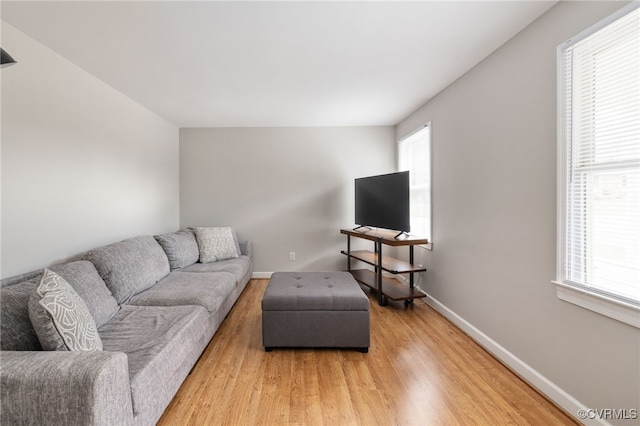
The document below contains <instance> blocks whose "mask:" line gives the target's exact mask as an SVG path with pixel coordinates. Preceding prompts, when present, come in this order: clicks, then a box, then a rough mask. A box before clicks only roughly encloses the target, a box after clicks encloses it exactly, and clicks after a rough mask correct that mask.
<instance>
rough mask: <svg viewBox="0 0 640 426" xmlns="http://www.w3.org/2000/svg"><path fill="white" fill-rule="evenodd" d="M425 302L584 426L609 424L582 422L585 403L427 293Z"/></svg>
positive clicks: (590, 421)
mask: <svg viewBox="0 0 640 426" xmlns="http://www.w3.org/2000/svg"><path fill="white" fill-rule="evenodd" d="M426 303H427V304H428V305H429V306H431V307H432V308H433V309H435V310H436V311H437V312H438V313H440V314H441V315H442V316H443V317H445V318H446V319H448V320H449V321H451V322H452V323H453V324H454V325H455V326H456V327H458V328H459V329H461V330H462V331H464V332H465V333H466V334H467V335H468V336H469V337H471V338H472V339H473V340H474V341H475V342H476V343H478V344H479V345H480V346H482V347H483V348H484V349H485V350H487V351H488V352H489V353H491V354H492V355H493V356H494V357H496V358H497V359H498V360H500V361H501V362H502V363H503V364H504V365H506V366H507V367H508V368H510V369H511V370H512V371H513V372H514V373H516V374H517V375H518V376H520V378H522V379H523V380H524V381H526V382H527V383H529V384H530V385H531V386H532V387H533V388H535V389H536V390H538V391H539V392H540V393H542V394H543V395H545V396H546V397H547V398H549V399H550V400H551V401H553V402H554V403H555V404H556V405H558V406H559V407H561V408H562V409H563V410H565V411H566V412H567V414H569V415H570V416H572V417H573V418H574V419H576V420H577V421H579V422H581V423H583V424H585V425H599V426H602V425H608V424H609V423H607V422H605V421H604V420H601V419H582V418H578V417H577V416H578V413H585V412H588V411H580V410H589V409H588V407H586V406H585V405H584V404H582V403H581V402H580V401H578V400H577V399H575V398H574V397H572V396H571V395H570V394H568V393H567V392H565V391H564V390H563V389H561V388H560V387H558V386H557V385H556V384H555V383H553V382H552V381H550V380H549V379H547V378H546V377H544V376H543V375H542V374H540V373H539V372H537V371H536V370H534V369H533V368H531V366H529V365H528V364H526V363H525V362H524V361H522V360H521V359H520V358H518V357H516V356H515V355H514V354H512V353H511V352H509V351H508V350H507V349H505V348H504V347H502V346H501V345H500V344H498V343H497V342H496V341H494V340H493V339H491V338H490V337H489V336H487V335H486V334H484V333H483V332H482V331H480V330H478V329H477V328H476V327H474V326H473V325H472V324H471V323H469V322H467V321H466V320H465V319H464V318H462V317H460V316H459V315H458V314H456V313H455V312H453V311H452V310H451V309H449V308H447V307H446V306H445V305H443V304H442V303H440V302H439V301H438V300H436V299H434V298H433V297H431V296H430V295H429V294H427V297H426Z"/></svg>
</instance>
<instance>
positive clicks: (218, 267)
mask: <svg viewBox="0 0 640 426" xmlns="http://www.w3.org/2000/svg"><path fill="white" fill-rule="evenodd" d="M251 267H252V266H251V259H249V257H248V256H244V255H242V256H240V257H238V258H236V259H227V260H220V261H218V262H212V263H194V264H193V265H191V266H188V267H186V268H183V269H180V272H229V273H230V274H231V275H233V277H234V278H235V279H236V283H238V282H240V281H242V280H243V279H244V277H245V276H246V275H247V273H248V272H249V271H250V270H251Z"/></svg>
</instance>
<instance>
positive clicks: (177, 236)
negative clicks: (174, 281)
mask: <svg viewBox="0 0 640 426" xmlns="http://www.w3.org/2000/svg"><path fill="white" fill-rule="evenodd" d="M154 238H155V239H156V241H157V242H158V244H160V246H161V247H162V249H163V250H164V252H165V253H166V254H167V257H168V258H169V266H170V267H171V270H172V271H173V270H174V269H180V268H186V267H187V266H191V265H193V264H194V263H196V262H197V261H198V258H199V256H200V253H199V252H198V243H197V241H196V236H195V235H194V234H193V232H191V231H189V230H180V231H177V232H171V233H168V234H162V235H156V236H155V237H154Z"/></svg>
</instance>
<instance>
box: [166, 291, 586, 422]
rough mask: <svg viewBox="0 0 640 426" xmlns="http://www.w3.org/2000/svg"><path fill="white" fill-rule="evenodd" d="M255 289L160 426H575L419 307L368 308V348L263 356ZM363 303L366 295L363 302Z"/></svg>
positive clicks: (258, 298) (235, 311) (258, 295)
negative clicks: (362, 351) (367, 349)
mask: <svg viewBox="0 0 640 426" xmlns="http://www.w3.org/2000/svg"><path fill="white" fill-rule="evenodd" d="M267 282H268V280H252V281H251V282H250V283H249V284H248V286H247V288H246V289H245V291H244V292H243V294H242V295H241V297H240V299H239V300H238V302H237V303H236V306H235V307H234V308H233V310H232V311H231V313H230V314H229V316H228V317H227V319H226V320H225V321H224V323H223V324H222V326H221V327H220V329H219V330H218V332H217V333H216V335H215V336H214V338H213V340H212V341H211V343H210V344H209V346H208V347H207V349H206V350H205V352H204V354H203V356H202V358H201V359H200V361H199V362H198V364H197V365H196V366H195V367H194V369H193V371H192V373H191V375H190V376H189V377H188V378H187V379H186V380H185V382H184V383H183V385H182V387H181V388H180V390H179V392H178V393H177V395H176V396H175V398H174V399H173V401H172V402H171V404H170V405H169V407H168V408H167V410H166V411H165V413H164V415H163V417H162V418H161V419H160V422H159V423H158V424H159V425H163V426H166V425H181V424H182V425H187V424H188V425H392V424H397V425H468V424H469V425H475V424H483V425H484V424H486V425H503V424H513V425H526V424H531V425H575V424H576V423H575V422H574V421H573V420H572V419H571V418H570V417H569V416H567V415H566V414H565V413H564V412H562V411H561V410H559V409H558V408H557V407H556V406H554V405H553V404H551V403H550V402H549V401H547V400H546V399H545V398H544V397H542V396H541V395H540V394H538V393H537V392H536V391H534V390H533V389H532V388H531V387H529V386H528V385H527V384H526V383H524V382H523V381H522V380H520V379H519V378H518V377H517V376H516V375H514V374H513V373H512V372H511V371H510V370H508V369H507V368H506V367H505V366H503V365H502V364H501V363H499V362H498V361H497V360H496V359H494V358H493V357H492V356H491V355H489V354H488V353H487V352H486V351H484V350H483V349H482V348H481V347H480V346H478V345H477V344H476V343H475V342H473V341H472V340H471V339H470V338H469V337H468V336H466V335H465V334H464V333H462V332H461V331H460V330H458V329H457V328H456V327H454V326H453V325H452V324H451V323H449V322H448V321H447V320H446V319H444V318H443V317H442V316H440V315H439V314H438V313H436V312H435V311H434V310H433V309H431V308H430V307H429V306H428V305H426V304H425V303H424V302H423V301H421V300H419V301H416V302H415V303H414V305H413V306H412V307H409V308H405V306H404V304H402V303H397V304H395V303H390V304H389V306H386V307H381V306H378V304H377V302H376V301H375V298H374V297H373V295H369V298H370V300H371V347H370V349H369V353H367V354H363V353H360V352H356V351H346V350H328V349H324V350H316V349H307V350H297V349H295V350H294V349H282V350H278V349H275V350H273V351H272V352H265V351H264V349H263V347H262V334H261V333H262V328H261V310H260V301H261V299H262V294H263V293H264V290H265V288H266V285H267ZM367 294H369V293H368V292H367Z"/></svg>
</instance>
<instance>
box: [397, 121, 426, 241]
mask: <svg viewBox="0 0 640 426" xmlns="http://www.w3.org/2000/svg"><path fill="white" fill-rule="evenodd" d="M422 131H427V132H428V146H427V151H428V153H429V161H428V167H429V170H428V176H429V191H428V197H429V222H428V224H427V229H428V235H427V236H426V238H427V239H428V240H429V243H428V244H421V245H419V246H418V247H422V248H425V249H427V250H433V241H432V239H433V152H432V149H433V140H432V134H433V132H432V127H431V122H427V123H425V124H423V125H422V126H420V127H418V128H417V129H415V130H413V131H412V132H409V133H408V134H406V135H404V136H403V137H401V138H399V139H398V140H397V142H396V159H397V169H398V171H403V170H402V168H401V164H400V162H401V147H402V144H403V142H405V141H406V140H407V139H409V138H411V137H413V136H415V135H417V134H418V133H420V132H422ZM412 228H413V226H412ZM412 232H413V229H412ZM421 236H422V235H421Z"/></svg>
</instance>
